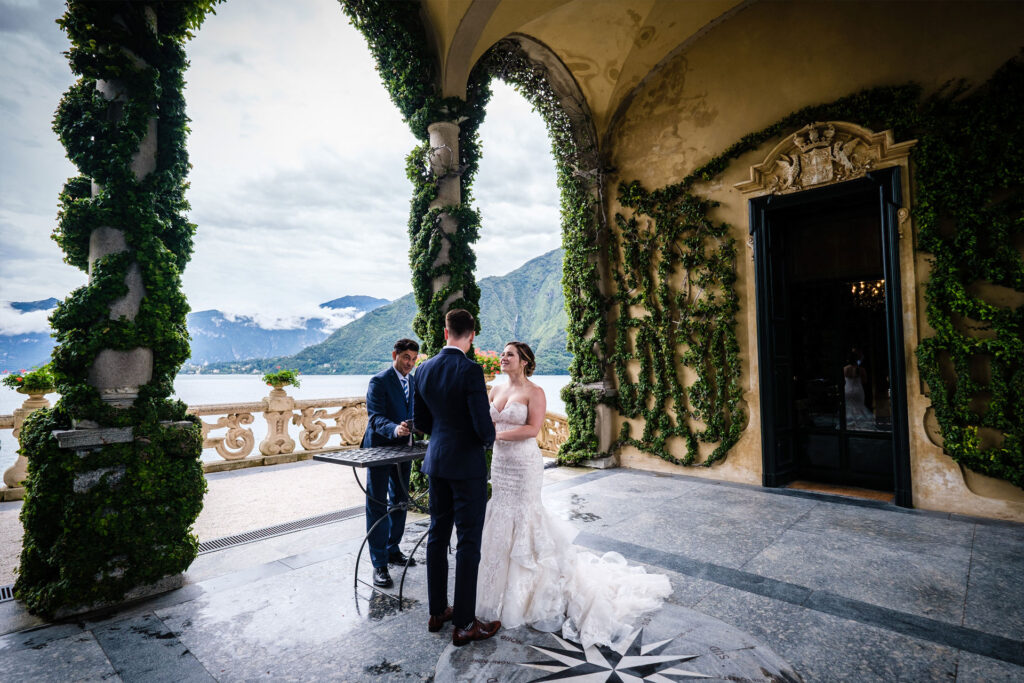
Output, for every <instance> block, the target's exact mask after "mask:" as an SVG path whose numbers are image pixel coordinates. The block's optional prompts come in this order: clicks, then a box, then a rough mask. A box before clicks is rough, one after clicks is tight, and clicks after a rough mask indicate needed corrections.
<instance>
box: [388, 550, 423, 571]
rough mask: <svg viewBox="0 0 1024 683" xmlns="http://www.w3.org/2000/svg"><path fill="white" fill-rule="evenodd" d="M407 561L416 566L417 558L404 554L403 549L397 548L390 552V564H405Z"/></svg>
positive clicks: (411, 565)
mask: <svg viewBox="0 0 1024 683" xmlns="http://www.w3.org/2000/svg"><path fill="white" fill-rule="evenodd" d="M406 561H408V562H409V566H410V567H415V566H416V560H414V559H412V558H410V557H408V556H407V555H403V554H402V551H401V550H396V551H395V552H393V553H389V554H388V564H400V565H403V566H404V565H405V563H406Z"/></svg>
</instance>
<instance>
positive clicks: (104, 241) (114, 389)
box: [83, 10, 157, 426]
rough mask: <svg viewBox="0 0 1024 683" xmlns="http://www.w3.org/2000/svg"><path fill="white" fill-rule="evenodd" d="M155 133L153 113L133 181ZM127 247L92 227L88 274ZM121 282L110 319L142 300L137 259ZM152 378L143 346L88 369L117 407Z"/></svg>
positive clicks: (112, 233) (108, 89)
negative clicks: (122, 289) (121, 293)
mask: <svg viewBox="0 0 1024 683" xmlns="http://www.w3.org/2000/svg"><path fill="white" fill-rule="evenodd" d="M149 11H150V12H151V11H152V10H149ZM96 89H97V90H99V92H100V94H101V95H102V96H103V97H104V99H106V100H108V101H112V102H123V101H126V100H127V99H128V98H129V97H130V96H131V93H129V92H127V89H126V88H125V86H124V84H123V83H121V82H119V81H115V80H110V81H97V83H96ZM115 106H116V105H115ZM156 135H157V119H156V117H155V116H154V117H152V118H150V119H149V124H148V129H147V131H146V136H145V137H144V138H143V139H142V141H141V142H140V143H139V148H138V150H136V152H135V154H134V155H133V157H132V163H131V170H132V172H133V173H134V175H135V179H136V180H142V179H143V178H145V177H146V176H147V175H149V174H150V173H151V172H153V170H155V169H156V152H157V137H156ZM101 191H102V187H101V186H100V185H98V184H97V183H96V182H95V181H94V182H93V184H92V196H93V197H95V196H97V195H98V194H99V193H100V192H101ZM127 250H128V244H127V242H126V240H125V232H124V230H122V229H120V228H114V227H109V226H102V227H99V228H97V229H96V230H94V231H93V232H92V235H90V236H89V274H90V277H91V275H92V269H93V264H94V263H95V262H96V260H97V259H99V258H102V257H104V256H108V255H110V254H117V253H120V252H123V251H127ZM124 281H125V285H127V287H128V293H127V294H125V295H124V296H123V297H122V298H120V299H118V300H116V301H114V302H113V303H112V304H111V305H110V314H109V316H110V319H111V320H118V319H119V318H121V317H122V316H123V317H124V318H126V319H127V320H135V316H136V315H138V313H139V306H140V305H141V303H142V299H143V297H145V296H146V287H145V283H144V282H143V281H142V270H141V269H140V268H139V264H138V263H137V262H133V263H132V264H131V266H130V267H129V268H128V274H127V275H126V276H125V280H124ZM152 377H153V351H152V349H147V348H143V347H138V348H134V349H130V350H128V351H118V350H115V349H103V350H101V351H100V352H99V353H98V354H97V356H96V360H95V361H94V362H93V365H92V367H91V368H89V384H91V385H92V386H94V387H96V389H98V390H99V392H100V397H101V398H102V399H103V400H104V401H106V402H108V403H110V404H111V405H113V406H116V407H118V408H128V407H131V405H132V403H133V402H134V401H135V399H136V397H138V395H139V387H140V386H142V385H143V384H147V383H148V382H149V381H150V379H152ZM83 426H86V425H83Z"/></svg>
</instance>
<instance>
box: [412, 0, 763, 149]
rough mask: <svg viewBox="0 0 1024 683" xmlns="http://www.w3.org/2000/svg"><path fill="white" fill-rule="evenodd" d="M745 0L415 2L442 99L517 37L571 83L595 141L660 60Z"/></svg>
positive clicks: (462, 89) (738, 8)
mask: <svg viewBox="0 0 1024 683" xmlns="http://www.w3.org/2000/svg"><path fill="white" fill-rule="evenodd" d="M750 2H752V0H423V15H424V20H425V21H426V23H427V30H428V34H429V36H430V38H431V39H432V41H433V42H434V45H435V48H436V49H437V52H438V54H439V56H440V61H441V64H440V66H441V73H442V74H443V84H442V86H443V89H444V92H445V94H446V95H456V96H464V95H465V86H466V79H467V77H468V75H469V72H470V70H471V69H472V67H473V64H475V63H476V61H477V60H478V59H479V58H480V57H481V56H482V55H483V54H484V52H486V51H487V49H488V48H490V47H491V46H492V45H493V44H494V43H496V42H497V41H499V40H501V39H502V38H504V37H506V36H508V35H514V34H525V35H528V36H531V37H532V38H534V39H536V40H538V41H540V42H541V43H543V44H545V45H547V47H549V48H550V49H551V50H552V51H553V52H554V53H555V55H557V56H558V58H559V59H560V60H561V61H562V62H563V63H564V64H565V65H566V66H567V67H568V69H569V70H570V72H571V73H572V75H573V77H574V78H575V79H576V82H577V83H578V84H579V86H580V89H581V90H582V93H583V95H584V97H585V98H586V100H587V104H588V105H589V107H590V111H591V114H592V116H593V119H594V125H595V128H596V129H597V133H598V135H599V136H603V135H604V133H605V131H606V130H607V128H608V126H609V125H610V124H611V123H612V122H613V120H614V118H615V115H616V112H617V111H618V110H619V109H620V108H621V107H623V106H624V105H625V104H627V103H628V102H629V100H630V99H631V97H632V94H633V93H634V91H635V90H636V88H637V86H638V85H640V84H641V83H642V82H643V80H644V79H645V78H646V77H647V76H648V74H650V73H651V72H652V70H654V69H655V68H656V67H657V66H658V65H659V64H660V63H662V62H663V61H664V60H665V59H666V58H668V57H670V56H672V55H675V54H676V53H678V52H679V51H680V50H683V49H685V48H686V46H687V45H689V44H690V43H691V42H692V41H694V40H695V39H697V38H699V37H700V36H701V35H702V34H703V33H704V32H706V31H707V30H709V29H710V28H711V27H713V26H714V25H715V24H717V23H718V22H720V21H723V20H725V19H727V18H728V17H730V16H732V15H733V14H734V13H735V12H738V11H741V10H742V9H743V8H744V7H745V6H746V5H748V4H750Z"/></svg>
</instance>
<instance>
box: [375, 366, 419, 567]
mask: <svg viewBox="0 0 1024 683" xmlns="http://www.w3.org/2000/svg"><path fill="white" fill-rule="evenodd" d="M406 379H407V380H408V382H409V395H408V397H407V396H406V395H405V390H404V389H403V388H402V381H401V380H400V379H399V376H398V371H397V370H395V368H394V366H388V369H387V370H384V371H382V372H378V373H377V374H376V375H374V376H373V377H371V378H370V386H369V387H368V388H367V390H366V416H367V423H366V432H365V433H364V434H363V443H362V447H363V448H369V447H370V446H402V445H405V444H408V443H409V437H407V436H399V437H396V436H395V429H396V428H397V427H398V424H399V423H400V422H403V421H405V420H412V419H413V394H414V391H415V386H416V380H415V379H414V378H413V376H412V373H410V374H408V375H407V376H406ZM411 467H412V463H410V462H403V463H401V464H399V465H398V466H397V467H396V466H395V465H381V466H379V467H369V468H367V470H366V493H367V496H366V530H367V531H369V530H370V528H371V527H372V526H373V524H374V523H375V522H376V521H377V520H378V519H380V518H381V517H383V516H384V514H385V513H386V512H387V506H386V505H384V504H383V502H377V501H388V502H389V503H390V504H391V505H397V504H398V503H404V502H405V501H406V500H407V499H408V496H407V494H406V492H407V491H408V489H409V472H410V469H411ZM373 499H376V500H373ZM404 531H405V510H396V511H394V512H392V513H391V515H389V517H388V521H385V522H381V523H380V524H378V525H377V528H376V529H374V530H373V533H372V534H370V537H369V538H368V539H367V544H368V545H369V546H370V561H371V562H372V563H373V566H374V567H387V566H388V555H389V554H391V553H395V552H398V551H399V547H398V544H399V543H400V542H401V540H402V533H403V532H404Z"/></svg>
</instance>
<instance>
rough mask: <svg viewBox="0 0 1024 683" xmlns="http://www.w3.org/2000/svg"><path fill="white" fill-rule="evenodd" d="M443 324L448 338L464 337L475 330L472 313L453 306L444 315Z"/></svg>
mask: <svg viewBox="0 0 1024 683" xmlns="http://www.w3.org/2000/svg"><path fill="white" fill-rule="evenodd" d="M444 326H445V329H447V330H448V337H449V338H450V339H465V338H466V337H468V336H469V333H470V332H474V331H475V330H476V321H475V320H474V319H473V314H472V313H470V312H469V311H467V310H466V309H464V308H453V309H452V310H450V311H448V314H447V315H445V317H444Z"/></svg>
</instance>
